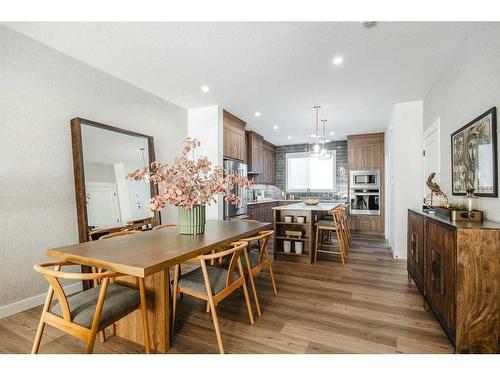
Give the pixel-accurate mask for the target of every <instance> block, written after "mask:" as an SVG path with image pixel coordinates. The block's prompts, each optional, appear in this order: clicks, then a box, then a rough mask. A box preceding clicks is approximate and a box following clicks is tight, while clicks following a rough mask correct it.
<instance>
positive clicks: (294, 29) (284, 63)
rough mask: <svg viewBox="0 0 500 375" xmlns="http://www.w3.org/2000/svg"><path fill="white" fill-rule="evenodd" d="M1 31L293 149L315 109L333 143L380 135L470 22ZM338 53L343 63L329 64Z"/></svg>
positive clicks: (24, 26) (56, 26) (47, 26)
mask: <svg viewBox="0 0 500 375" xmlns="http://www.w3.org/2000/svg"><path fill="white" fill-rule="evenodd" d="M5 25H6V26H8V27H10V28H12V29H14V30H17V31H19V32H21V33H23V34H25V35H28V36H30V37H32V38H34V39H36V40H39V41H41V42H42V43H45V44H47V45H49V46H51V47H53V48H55V49H57V50H60V51H62V52H64V53H66V54H68V55H70V56H73V57H75V58H77V59H79V60H82V61H84V62H86V63H88V64H90V65H92V66H94V67H96V68H98V69H100V70H103V71H105V72H107V73H109V74H112V75H114V76H116V77H118V78H120V79H122V80H124V81H127V82H129V83H131V84H133V85H135V86H138V87H140V88H142V89H144V90H146V91H149V92H151V93H153V94H155V95H157V96H159V97H162V98H164V99H166V100H168V101H171V102H173V103H176V104H178V105H180V106H182V107H185V108H195V107H200V106H206V105H212V104H219V105H221V106H223V107H224V108H225V109H227V110H228V111H230V112H232V113H233V114H235V115H237V116H239V117H241V118H242V119H244V120H245V121H247V124H248V125H247V128H248V129H253V130H256V131H257V132H259V133H261V134H262V135H264V136H265V138H266V139H268V140H270V141H271V142H273V143H275V144H291V143H300V142H309V141H311V138H310V137H309V134H311V133H312V132H313V126H314V113H313V109H312V107H313V106H314V105H316V104H320V105H322V106H323V109H322V112H321V118H326V119H328V123H327V126H328V131H332V130H333V131H335V135H334V136H333V137H331V138H333V139H342V138H345V136H346V135H347V134H355V133H364V132H373V131H381V130H383V129H385V126H386V123H387V122H388V118H389V114H390V110H391V106H392V104H394V103H397V102H403V101H409V100H416V99H421V98H423V96H424V95H425V94H426V92H427V91H428V90H429V89H430V88H431V86H432V84H433V82H434V81H435V79H436V78H437V76H438V74H439V72H440V71H441V69H442V68H443V66H444V64H445V63H446V61H447V60H448V59H449V58H450V55H451V53H452V51H453V50H454V48H456V46H457V44H458V43H459V41H460V40H461V39H462V38H463V37H464V35H465V33H466V30H467V28H468V27H470V25H471V24H467V23H451V22H446V23H445V22H442V23H429V22H427V23H422V22H421V23H418V22H396V23H394V22H393V23H390V22H381V23H378V24H377V26H375V27H373V28H370V29H367V28H364V27H363V26H362V25H361V24H360V23H359V22H326V23H325V22H279V23H258V22H253V23H215V22H210V23H207V22H204V23H179V22H176V23H167V22H165V23H108V22H105V23H8V24H5ZM338 55H340V56H342V57H343V58H344V63H343V64H342V65H341V66H334V65H333V64H332V58H333V57H335V56H338ZM204 84H206V85H209V87H210V92H209V93H208V94H205V93H202V92H201V90H200V87H201V86H202V85H204ZM256 111H259V112H261V113H262V115H261V117H260V118H256V117H255V116H254V115H253V114H254V112H256ZM273 126H278V127H279V129H278V130H273ZM288 136H291V137H292V138H291V139H290V140H289V139H288Z"/></svg>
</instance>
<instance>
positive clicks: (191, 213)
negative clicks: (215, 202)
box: [178, 205, 206, 235]
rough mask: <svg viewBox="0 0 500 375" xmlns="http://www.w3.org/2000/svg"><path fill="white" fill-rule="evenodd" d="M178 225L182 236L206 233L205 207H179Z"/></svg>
mask: <svg viewBox="0 0 500 375" xmlns="http://www.w3.org/2000/svg"><path fill="white" fill-rule="evenodd" d="M178 223H179V233H180V234H190V235H195V234H202V233H205V223H206V217H205V206H202V205H200V206H195V207H193V208H184V207H179V214H178Z"/></svg>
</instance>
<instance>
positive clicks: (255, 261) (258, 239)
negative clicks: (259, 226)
mask: <svg viewBox="0 0 500 375" xmlns="http://www.w3.org/2000/svg"><path fill="white" fill-rule="evenodd" d="M273 233H274V231H272V230H265V231H261V232H259V233H258V234H257V235H256V236H254V237H248V238H242V239H240V240H239V241H244V242H248V244H249V246H248V247H246V248H244V249H243V251H242V256H243V257H244V259H245V263H246V266H247V274H248V278H249V280H250V286H251V287H252V292H253V298H254V300H255V306H256V307H257V314H258V315H259V316H261V315H262V314H261V310H260V303H259V298H258V297H257V289H256V288H255V281H254V275H256V274H258V273H259V272H261V271H264V270H265V269H266V267H267V268H269V276H270V277H271V283H272V285H273V290H274V295H275V296H277V295H278V290H277V289H276V281H275V279H274V273H273V266H272V260H271V257H270V256H269V251H268V250H269V239H270V238H271V235H272V234H273ZM250 244H256V245H257V249H258V251H257V252H254V251H252V247H251V246H250ZM228 259H229V258H228V257H225V258H224V260H226V262H227V260H228ZM228 265H229V264H228Z"/></svg>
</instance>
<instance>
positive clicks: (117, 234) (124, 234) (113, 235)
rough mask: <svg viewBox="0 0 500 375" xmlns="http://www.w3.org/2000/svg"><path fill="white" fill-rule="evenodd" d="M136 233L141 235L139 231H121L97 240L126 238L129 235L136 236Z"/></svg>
mask: <svg viewBox="0 0 500 375" xmlns="http://www.w3.org/2000/svg"><path fill="white" fill-rule="evenodd" d="M137 233H141V231H140V230H123V231H121V232H114V233H110V234H106V235H104V236H102V237H99V240H105V239H106V238H113V237H120V236H126V235H129V234H137Z"/></svg>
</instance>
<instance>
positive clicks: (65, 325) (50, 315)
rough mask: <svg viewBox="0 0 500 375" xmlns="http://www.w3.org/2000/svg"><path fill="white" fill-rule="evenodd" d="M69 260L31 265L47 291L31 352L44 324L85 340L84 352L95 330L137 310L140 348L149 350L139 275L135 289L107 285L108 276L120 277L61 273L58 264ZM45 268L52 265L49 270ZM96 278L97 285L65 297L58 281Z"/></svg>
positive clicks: (143, 290)
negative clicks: (54, 299) (54, 301)
mask: <svg viewBox="0 0 500 375" xmlns="http://www.w3.org/2000/svg"><path fill="white" fill-rule="evenodd" d="M74 265H75V264H74V263H69V262H52V263H43V264H37V265H35V266H34V267H33V268H34V270H35V271H37V272H39V273H41V274H42V275H43V276H44V277H45V278H46V279H47V281H48V282H49V284H50V286H49V291H48V293H47V298H46V300H45V304H44V306H43V310H42V316H41V317H40V323H39V325H38V330H37V332H36V336H35V342H34V343H33V349H32V351H31V353H32V354H36V353H38V349H39V347H40V342H41V340H42V335H43V330H44V328H45V324H49V325H51V326H53V327H55V328H58V329H60V330H61V331H63V332H65V333H68V334H70V335H72V336H75V337H77V338H78V339H80V340H83V341H85V342H86V348H85V352H86V353H92V352H93V350H94V343H95V337H96V335H97V332H100V331H102V330H104V329H105V328H106V327H108V326H110V325H112V324H114V323H116V322H117V321H119V320H120V319H122V318H123V317H125V316H127V315H128V314H130V313H132V312H133V311H135V310H137V309H140V310H141V312H142V323H143V330H144V348H145V350H146V353H148V354H149V353H150V352H151V346H150V339H149V326H148V315H147V307H146V288H145V284H144V279H143V278H138V281H137V283H138V284H139V290H137V289H135V288H130V287H127V286H124V285H120V284H111V283H110V282H109V281H110V279H111V278H114V277H118V276H124V275H123V274H120V273H117V272H109V271H106V272H98V273H74V272H62V271H61V267H62V266H74ZM48 267H55V268H54V269H53V270H52V269H49V268H48ZM61 279H68V280H93V281H95V280H99V281H100V283H99V285H98V286H97V287H94V288H91V289H87V290H85V291H83V292H79V293H77V294H73V295H72V296H70V297H68V296H66V293H65V292H64V289H63V287H62V286H61V283H60V280H61ZM54 293H55V294H56V296H57V300H58V302H59V303H58V304H57V305H55V306H53V307H52V308H51V304H52V297H53V296H54Z"/></svg>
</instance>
